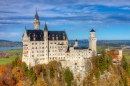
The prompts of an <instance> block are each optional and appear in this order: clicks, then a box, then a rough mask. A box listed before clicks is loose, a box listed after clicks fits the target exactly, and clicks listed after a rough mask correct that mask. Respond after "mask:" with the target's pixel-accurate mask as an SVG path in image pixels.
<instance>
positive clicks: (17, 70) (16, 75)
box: [12, 67, 24, 79]
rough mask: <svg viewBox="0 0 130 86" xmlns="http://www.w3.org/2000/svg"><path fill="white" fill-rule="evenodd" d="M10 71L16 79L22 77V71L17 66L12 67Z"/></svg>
mask: <svg viewBox="0 0 130 86" xmlns="http://www.w3.org/2000/svg"><path fill="white" fill-rule="evenodd" d="M12 73H13V74H14V76H15V77H16V78H17V79H22V78H23V77H24V73H23V71H22V70H21V69H20V68H19V67H14V68H13V70H12Z"/></svg>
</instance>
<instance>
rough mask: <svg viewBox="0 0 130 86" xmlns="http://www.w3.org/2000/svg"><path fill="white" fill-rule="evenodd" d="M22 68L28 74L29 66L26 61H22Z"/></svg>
mask: <svg viewBox="0 0 130 86" xmlns="http://www.w3.org/2000/svg"><path fill="white" fill-rule="evenodd" d="M21 68H22V70H23V72H24V73H25V74H26V75H27V74H28V67H27V65H26V63H25V62H22V64H21Z"/></svg>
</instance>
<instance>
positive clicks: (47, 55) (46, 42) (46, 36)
mask: <svg viewBox="0 0 130 86" xmlns="http://www.w3.org/2000/svg"><path fill="white" fill-rule="evenodd" d="M44 41H45V45H44V48H45V50H46V51H45V57H46V59H48V61H49V53H48V52H49V46H48V28H47V24H46V22H45V26H44ZM46 63H47V62H46Z"/></svg>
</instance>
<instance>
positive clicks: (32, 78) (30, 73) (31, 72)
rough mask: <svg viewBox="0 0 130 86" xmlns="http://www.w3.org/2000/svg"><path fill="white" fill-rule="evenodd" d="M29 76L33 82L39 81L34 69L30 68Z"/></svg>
mask: <svg viewBox="0 0 130 86" xmlns="http://www.w3.org/2000/svg"><path fill="white" fill-rule="evenodd" d="M28 76H29V78H30V79H31V81H32V82H33V83H34V82H35V81H36V80H37V77H36V74H35V73H34V71H33V68H30V69H29V70H28Z"/></svg>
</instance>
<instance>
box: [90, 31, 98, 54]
mask: <svg viewBox="0 0 130 86" xmlns="http://www.w3.org/2000/svg"><path fill="white" fill-rule="evenodd" d="M88 41H89V49H91V50H92V52H93V54H94V55H96V54H97V38H96V37H95V31H94V30H93V29H92V30H91V31H90V37H89V39H88Z"/></svg>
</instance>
